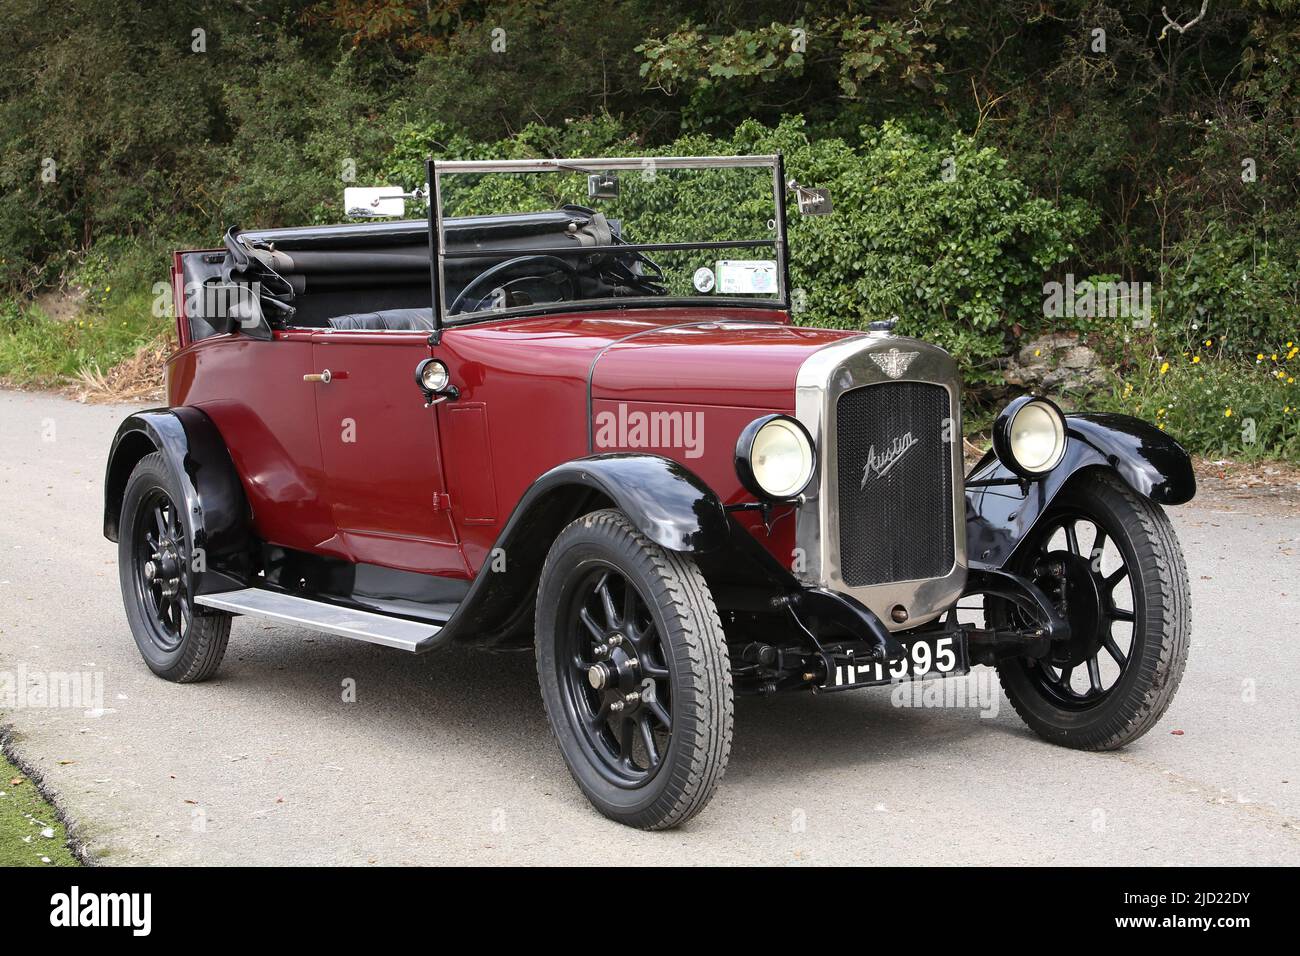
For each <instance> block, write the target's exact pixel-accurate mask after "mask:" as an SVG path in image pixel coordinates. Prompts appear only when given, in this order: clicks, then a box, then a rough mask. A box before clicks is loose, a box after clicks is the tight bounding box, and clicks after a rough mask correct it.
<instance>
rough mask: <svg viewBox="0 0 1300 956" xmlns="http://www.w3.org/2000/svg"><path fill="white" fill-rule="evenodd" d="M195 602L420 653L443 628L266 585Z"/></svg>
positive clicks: (200, 596) (220, 594)
mask: <svg viewBox="0 0 1300 956" xmlns="http://www.w3.org/2000/svg"><path fill="white" fill-rule="evenodd" d="M194 603H195V604H202V605H203V606H204V607H210V608H215V609H217V610H218V611H229V612H230V613H231V614H248V615H252V616H255V617H266V618H270V619H271V620H273V621H283V622H284V623H286V624H297V625H300V626H301V627H309V628H313V629H314V630H317V631H325V632H326V633H329V634H340V635H342V636H343V637H351V638H354V639H355V640H358V641H367V642H369V643H371V644H382V645H384V646H385V647H396V648H397V649H398V650H402V651H410V652H412V653H414V654H419V653H421V652H422V651H427V650H428V649H429V648H430V647H432V646H433V644H434V638H435V637H436V636H437V634H438V632H439V631H440V630H442V626H441V625H439V624H431V623H426V622H421V621H408V620H406V619H405V618H400V617H389V616H388V615H386V614H375V613H374V612H373V611H359V610H355V609H353V608H348V607H339V606H338V605H336V604H326V603H325V602H324V601H313V600H311V599H310V598H302V597H295V596H294V595H292V594H281V593H280V592H278V591H268V590H266V589H265V588H244V589H243V590H239V591H221V592H219V593H217V594H200V595H198V596H197V597H196V598H195V599H194Z"/></svg>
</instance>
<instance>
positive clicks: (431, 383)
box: [415, 358, 451, 395]
mask: <svg viewBox="0 0 1300 956" xmlns="http://www.w3.org/2000/svg"><path fill="white" fill-rule="evenodd" d="M415 381H416V384H418V385H419V386H420V388H422V389H423V390H424V391H426V392H431V393H433V394H435V395H436V394H438V393H440V392H442V391H444V390H445V389H446V388H447V386H448V385H450V384H451V372H450V371H449V370H448V369H447V366H446V365H445V364H444V363H443V362H440V361H439V360H438V359H435V358H427V359H425V360H424V361H422V362H421V363H420V364H419V365H417V366H416V367H415Z"/></svg>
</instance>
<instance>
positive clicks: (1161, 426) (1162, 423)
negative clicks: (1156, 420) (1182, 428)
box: [1157, 422, 1165, 431]
mask: <svg viewBox="0 0 1300 956" xmlns="http://www.w3.org/2000/svg"><path fill="white" fill-rule="evenodd" d="M1157 427H1159V429H1160V430H1161V431H1164V430H1165V423H1164V422H1161V423H1160V424H1159V426H1157Z"/></svg>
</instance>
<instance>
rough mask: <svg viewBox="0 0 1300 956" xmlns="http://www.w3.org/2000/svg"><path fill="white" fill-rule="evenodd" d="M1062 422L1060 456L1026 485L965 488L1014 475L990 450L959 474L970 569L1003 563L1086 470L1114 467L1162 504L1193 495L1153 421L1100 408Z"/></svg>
mask: <svg viewBox="0 0 1300 956" xmlns="http://www.w3.org/2000/svg"><path fill="white" fill-rule="evenodd" d="M1066 425H1067V431H1068V434H1069V441H1068V444H1067V446H1066V451H1065V457H1064V458H1063V459H1062V461H1061V463H1060V464H1059V465H1058V466H1057V467H1056V468H1055V469H1053V470H1052V471H1051V472H1049V473H1048V474H1047V476H1046V477H1044V478H1042V479H1040V480H1038V481H1034V482H1029V483H1028V484H1027V487H1026V486H1025V485H1021V486H1020V487H1017V486H1016V484H1014V483H1010V484H994V485H992V486H977V487H973V488H972V487H969V485H970V484H971V483H972V482H977V481H979V482H986V481H994V482H998V481H1011V482H1014V481H1015V479H1016V475H1015V474H1014V473H1013V472H1012V471H1011V470H1010V469H1008V468H1007V467H1005V466H1004V465H1003V464H1002V463H1001V462H999V461H998V460H997V459H996V458H995V457H993V456H992V455H991V454H990V455H987V456H985V458H984V459H983V460H982V461H980V463H979V464H978V465H976V466H975V469H974V470H973V471H972V472H971V474H970V475H969V476H967V479H966V480H967V485H968V487H967V488H966V548H967V552H968V555H969V558H970V566H971V568H988V569H996V568H1001V567H1003V566H1005V565H1006V563H1007V561H1009V560H1010V558H1011V556H1012V554H1013V553H1014V552H1015V550H1016V548H1017V547H1018V546H1019V544H1020V542H1021V541H1023V540H1024V539H1025V537H1026V536H1027V535H1028V534H1029V532H1030V531H1031V530H1032V529H1033V527H1034V525H1035V524H1036V523H1037V522H1038V519H1039V518H1040V517H1041V516H1042V514H1043V512H1044V511H1046V510H1047V508H1048V507H1049V506H1050V505H1051V503H1052V500H1053V499H1054V498H1055V497H1056V495H1057V494H1058V493H1059V492H1060V490H1061V489H1062V488H1063V487H1065V484H1066V482H1068V481H1069V480H1070V478H1071V477H1073V476H1074V475H1076V474H1078V473H1079V472H1080V471H1082V470H1084V469H1087V468H1106V469H1109V470H1111V471H1114V472H1115V473H1116V474H1118V475H1119V476H1120V477H1121V478H1122V479H1124V481H1125V482H1126V483H1127V484H1128V485H1129V486H1130V487H1131V488H1133V490H1134V491H1136V492H1138V494H1141V495H1144V496H1145V497H1147V498H1150V499H1151V500H1152V501H1154V502H1156V503H1158V504H1162V505H1179V504H1183V503H1184V502H1186V501H1190V500H1191V499H1192V497H1193V496H1194V495H1195V494H1196V475H1195V473H1194V472H1193V470H1192V460H1191V457H1190V456H1189V455H1188V454H1187V452H1186V451H1185V450H1184V449H1183V447H1182V446H1181V445H1179V444H1178V442H1176V441H1174V440H1173V439H1172V438H1170V437H1169V436H1168V435H1166V434H1165V433H1164V432H1162V431H1161V430H1160V429H1158V428H1156V427H1155V426H1154V425H1151V424H1149V423H1148V422H1144V421H1142V420H1141V419H1139V418H1133V417H1131V416H1128V415H1103V414H1086V415H1084V414H1080V415H1067V416H1066Z"/></svg>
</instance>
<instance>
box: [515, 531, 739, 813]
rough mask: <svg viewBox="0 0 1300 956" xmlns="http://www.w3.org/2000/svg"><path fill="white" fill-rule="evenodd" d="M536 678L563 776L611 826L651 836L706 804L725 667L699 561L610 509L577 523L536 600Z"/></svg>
mask: <svg viewBox="0 0 1300 956" xmlns="http://www.w3.org/2000/svg"><path fill="white" fill-rule="evenodd" d="M536 640H537V674H538V680H539V682H540V684H541V691H542V702H543V703H544V704H545V707H546V713H547V717H548V718H549V719H550V723H551V729H552V731H553V732H554V734H555V738H556V740H557V741H558V742H559V745H560V752H561V753H562V754H563V756H564V760H565V763H567V764H568V767H569V772H570V773H571V774H572V775H573V779H574V780H575V781H576V782H577V784H578V786H579V787H580V788H581V789H582V791H583V793H585V794H586V795H587V798H588V799H589V800H590V801H591V802H592V804H593V805H594V806H595V807H596V809H597V810H599V811H600V812H601V813H603V814H604V815H605V816H607V817H609V818H610V819H613V820H617V821H618V822H620V823H625V824H628V825H630V826H634V827H639V828H641V829H646V830H661V829H667V828H669V827H674V826H677V825H679V824H681V823H684V822H685V821H686V820H689V819H690V818H691V817H693V816H694V815H695V814H697V813H699V812H700V811H701V810H702V809H704V807H705V805H706V804H707V803H708V802H709V799H710V798H711V797H712V796H713V793H714V791H715V790H716V789H717V787H718V783H719V781H721V779H722V774H723V772H724V770H725V769H726V766H727V757H728V756H729V754H730V752H731V732H732V715H733V699H732V689H731V665H730V660H729V658H728V655H727V644H726V640H725V638H724V637H723V632H722V623H721V621H720V620H719V618H718V611H717V607H716V606H715V605H714V603H713V596H712V594H711V593H710V592H709V587H708V584H707V583H706V582H705V580H704V577H703V575H702V574H701V573H700V571H699V568H698V567H697V566H696V565H695V562H694V561H693V560H692V559H691V558H690V557H689V556H688V555H684V554H678V553H675V552H670V551H666V550H665V549H663V548H661V547H659V546H658V545H657V544H655V543H654V542H652V541H650V540H649V539H648V538H646V537H645V536H644V535H643V534H641V533H640V532H639V531H637V530H636V528H635V527H634V526H633V525H632V523H631V522H630V521H628V519H627V518H626V517H625V516H624V515H623V514H622V513H621V512H618V511H597V512H593V513H591V514H588V515H585V516H583V517H581V518H579V519H578V520H576V521H574V522H573V523H572V524H570V525H569V526H568V527H567V528H565V529H564V531H562V532H561V533H560V535H559V537H558V538H556V540H555V543H554V544H553V545H552V546H551V550H550V554H549V555H548V556H547V558H546V562H545V565H544V566H543V568H542V575H541V581H540V583H539V586H538V595H537V633H536Z"/></svg>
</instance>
